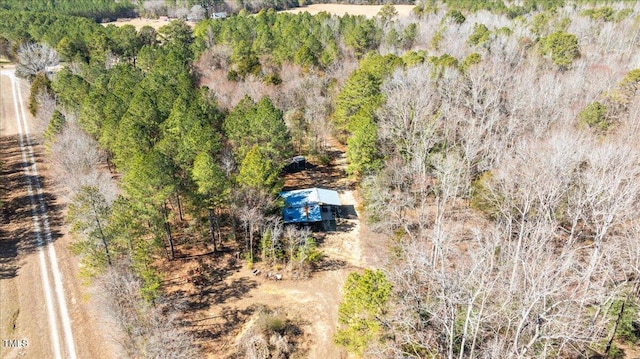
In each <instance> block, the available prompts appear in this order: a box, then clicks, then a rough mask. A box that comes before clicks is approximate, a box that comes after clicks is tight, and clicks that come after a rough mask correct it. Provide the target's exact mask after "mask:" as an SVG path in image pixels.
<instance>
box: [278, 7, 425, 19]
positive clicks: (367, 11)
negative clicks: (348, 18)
mask: <svg viewBox="0 0 640 359" xmlns="http://www.w3.org/2000/svg"><path fill="white" fill-rule="evenodd" d="M394 6H395V8H396V10H397V11H398V17H401V18H407V17H409V16H411V14H412V12H411V11H412V10H413V8H414V7H415V6H414V5H394ZM381 8H382V5H348V4H312V5H309V6H303V7H298V8H295V9H290V10H286V11H284V12H289V13H292V14H297V13H301V12H305V11H307V12H308V13H310V14H311V15H315V14H318V13H320V12H327V13H329V14H332V15H338V16H344V15H345V14H349V15H364V16H366V17H374V16H376V15H377V14H378V12H380V9H381Z"/></svg>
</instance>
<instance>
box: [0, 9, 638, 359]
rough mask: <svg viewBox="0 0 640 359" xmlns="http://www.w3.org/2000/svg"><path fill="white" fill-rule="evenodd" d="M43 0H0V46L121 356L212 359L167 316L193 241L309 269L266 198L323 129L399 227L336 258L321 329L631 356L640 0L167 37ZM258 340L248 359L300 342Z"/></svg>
mask: <svg viewBox="0 0 640 359" xmlns="http://www.w3.org/2000/svg"><path fill="white" fill-rule="evenodd" d="M52 3H53V2H36V1H34V2H29V3H25V2H19V1H3V2H2V3H1V4H0V57H5V58H8V59H10V60H11V61H13V62H15V63H16V72H17V73H18V74H19V75H20V76H22V77H24V78H26V79H28V80H29V81H30V83H31V96H30V103H29V109H30V111H31V113H32V115H34V116H35V117H36V119H38V121H39V123H40V124H41V127H42V132H43V139H42V140H43V141H44V143H45V145H46V148H47V151H48V158H49V161H50V163H51V166H52V169H53V171H54V172H55V177H56V178H57V181H58V182H59V187H60V190H61V191H62V193H63V196H64V198H65V200H66V201H67V202H68V208H67V215H66V221H67V224H68V226H69V230H70V231H71V232H72V233H73V234H74V245H73V250H74V252H75V253H76V254H77V255H78V256H80V258H81V260H82V263H83V271H85V273H84V275H86V276H87V277H88V278H91V280H92V281H93V282H95V283H100V285H101V286H102V287H103V288H105V291H106V292H107V293H108V294H109V295H110V296H112V298H113V301H112V303H111V304H112V306H113V308H114V309H113V312H114V316H115V317H116V318H117V322H118V324H119V325H120V326H121V329H122V330H123V332H124V333H125V335H126V336H128V338H129V339H130V341H128V343H133V345H129V346H127V348H126V352H127V354H128V355H130V356H131V357H149V358H151V357H164V355H166V353H168V352H173V353H175V352H176V351H177V352H179V353H180V355H178V356H172V357H175V358H178V357H180V358H192V357H197V356H199V355H202V353H199V350H200V349H199V348H198V346H194V345H190V344H191V343H193V342H194V341H195V340H196V339H195V337H194V335H193V333H190V332H189V331H188V330H186V329H185V328H183V327H182V326H181V322H180V321H179V320H173V319H172V320H166V321H163V320H160V319H159V318H162V317H163V316H166V315H167V314H166V313H168V312H171V313H173V311H176V313H177V314H176V315H178V314H179V312H180V310H181V309H180V308H179V306H177V305H175V303H172V300H173V299H172V298H171V297H169V296H166V295H165V293H163V286H162V282H163V278H164V277H166V276H168V275H170V273H164V272H162V270H161V268H162V265H161V263H167V262H171V261H174V260H176V258H178V257H180V256H181V253H182V251H183V250H184V246H185V244H184V241H183V239H184V238H185V237H189V238H193V239H194V241H195V242H197V243H198V245H200V246H202V247H204V248H208V249H209V250H210V251H211V253H212V255H216V253H220V252H224V251H225V250H226V249H227V248H238V250H239V251H240V252H241V253H242V261H243V262H244V263H245V264H246V265H253V264H254V263H258V262H265V263H277V264H278V265H284V266H285V267H288V268H296V270H297V269H300V268H303V269H304V270H305V271H307V272H309V273H311V275H312V272H313V269H314V268H315V265H316V264H317V262H319V261H322V255H321V250H322V248H321V245H318V244H317V243H315V241H314V240H313V234H312V233H309V232H305V231H302V230H297V229H293V228H292V229H290V230H288V231H284V230H282V228H281V226H282V224H281V222H280V219H279V206H280V203H279V202H278V193H279V192H280V191H281V190H282V188H283V168H284V167H285V165H286V164H287V163H288V162H287V161H288V160H289V159H290V158H291V157H292V156H294V155H300V154H302V155H305V156H308V157H309V158H312V159H317V160H318V161H323V160H329V156H330V154H329V147H328V141H329V139H332V138H333V139H336V140H337V141H339V142H340V143H341V144H342V145H344V146H346V157H347V160H348V167H347V169H346V173H345V174H344V175H345V176H349V177H350V178H351V179H352V180H353V181H354V182H355V183H356V188H357V192H358V194H359V198H360V210H361V212H362V213H363V218H362V220H363V221H366V223H367V226H369V227H370V228H371V230H373V231H375V232H376V233H379V234H380V235H382V236H384V237H385V238H387V241H388V246H387V248H386V250H385V252H384V253H380V256H382V257H383V258H384V263H385V264H384V265H383V266H381V267H380V268H368V269H362V270H357V271H354V273H352V274H351V275H349V277H348V279H347V281H346V283H345V286H344V289H343V300H342V303H341V305H340V307H339V308H336V311H337V312H338V321H339V325H338V328H337V331H336V335H335V338H334V340H335V343H336V345H340V346H342V347H344V348H345V350H346V351H348V352H350V353H353V354H354V355H356V356H357V357H365V358H434V357H446V358H454V357H457V358H508V357H517V358H533V357H535V358H548V357H558V358H602V357H604V358H625V357H631V356H630V355H633V353H636V354H637V350H635V349H634V348H637V345H638V342H639V341H640V240H639V237H640V220H639V218H638V213H639V210H640V208H639V206H640V205H639V204H640V184H639V183H640V182H639V181H638V176H640V147H639V145H638V141H637V138H636V137H637V135H636V134H637V133H638V131H639V130H640V127H639V126H640V123H639V122H638V119H639V118H640V94H639V93H638V87H639V86H640V57H639V55H638V54H640V51H638V50H639V47H640V3H638V2H631V1H624V2H614V1H609V2H596V1H562V0H555V1H554V0H540V1H535V0H525V1H519V2H509V1H501V0H498V1H462V0H461V1H456V0H447V1H437V0H424V1H421V2H418V3H417V5H416V7H415V9H414V12H413V14H412V15H411V16H410V17H405V18H400V17H398V16H397V12H396V11H395V9H394V7H393V5H391V4H387V5H385V6H384V7H383V8H382V10H381V11H380V13H379V14H378V15H377V16H375V17H373V18H366V17H362V16H349V15H347V16H343V17H338V16H334V15H330V14H327V13H322V14H319V15H315V16H312V15H310V14H308V13H302V14H296V15H294V14H287V13H278V12H277V11H275V10H274V8H275V7H276V6H271V5H267V6H266V7H269V8H268V9H262V10H259V11H258V10H257V9H259V8H260V7H245V8H244V10H242V9H240V8H235V9H239V11H238V12H237V14H232V15H231V16H229V17H228V18H226V19H203V20H201V21H198V22H197V23H196V24H195V25H194V26H193V27H192V26H190V25H189V24H187V23H186V22H185V21H183V20H179V19H178V20H175V21H172V22H170V23H167V24H166V25H165V26H162V27H161V28H159V29H158V30H156V29H154V28H152V27H150V26H144V27H142V28H140V29H136V28H134V27H133V26H131V25H125V26H120V27H117V26H115V25H112V24H110V25H107V26H102V25H100V24H99V23H97V22H96V19H98V20H100V19H102V18H109V17H112V16H115V17H119V16H120V15H121V14H124V13H129V12H131V11H133V10H134V9H135V7H133V5H131V4H129V3H128V2H111V1H86V2H82V1H80V2H77V3H82V4H83V5H82V6H74V5H73V3H74V2H72V1H56V2H55V4H56V8H55V11H49V10H51V8H50V6H51V4H52ZM203 3H204V4H195V2H189V3H187V2H184V4H182V3H180V2H179V1H174V2H167V3H164V4H163V6H166V7H171V6H185V7H191V6H195V5H200V6H203V7H205V8H208V7H207V6H208V5H209V2H206V1H205V2H203ZM25 4H30V5H28V6H27V5H25ZM130 5H131V6H130ZM138 5H139V7H138V10H136V11H140V9H143V11H144V4H138ZM147 5H149V4H147ZM151 8H152V7H150V6H147V7H146V9H147V10H148V9H151ZM247 10H248V11H247ZM251 12H254V13H253V14H252V13H251ZM58 64H61V65H62V66H61V69H60V70H59V71H56V72H55V73H52V71H50V68H51V67H53V66H55V65H58ZM176 308H178V309H176ZM171 318H173V317H171ZM131 328H136V330H131ZM280 339H282V338H280ZM280 339H279V340H280ZM264 345H265V346H266V347H267V348H266V349H265V350H266V351H265V350H262V351H260V350H257V349H256V348H255V347H251V348H243V349H242V350H243V351H244V352H243V354H239V355H245V357H251V358H269V357H283V358H288V357H295V356H293V355H294V354H292V353H291V351H292V350H289V349H287V350H283V349H281V347H278V346H277V345H271V344H270V345H267V344H264ZM176 348H180V349H179V350H176ZM279 348H280V349H279ZM634 350H635V351H634ZM176 355H177V354H176ZM277 355H281V356H277Z"/></svg>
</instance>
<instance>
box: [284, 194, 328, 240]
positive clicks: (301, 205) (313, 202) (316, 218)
mask: <svg viewBox="0 0 640 359" xmlns="http://www.w3.org/2000/svg"><path fill="white" fill-rule="evenodd" d="M280 197H282V198H283V199H284V208H283V209H282V215H283V216H284V223H313V222H322V225H323V227H324V228H325V229H326V230H330V229H334V230H335V226H336V224H335V221H336V214H337V207H339V206H340V198H339V196H338V192H336V191H333V190H329V189H323V188H307V189H298V190H294V191H285V192H281V193H280Z"/></svg>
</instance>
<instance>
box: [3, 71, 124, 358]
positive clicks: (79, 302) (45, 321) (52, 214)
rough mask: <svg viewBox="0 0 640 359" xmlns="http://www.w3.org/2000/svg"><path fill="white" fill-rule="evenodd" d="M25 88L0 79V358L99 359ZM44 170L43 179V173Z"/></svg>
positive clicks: (98, 339) (103, 352)
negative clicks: (35, 132)
mask: <svg viewBox="0 0 640 359" xmlns="http://www.w3.org/2000/svg"><path fill="white" fill-rule="evenodd" d="M27 98H28V87H27V85H26V84H24V83H23V82H22V81H20V80H18V79H16V78H15V77H14V76H13V71H12V70H2V72H0V161H2V162H1V164H0V179H1V181H0V201H1V204H0V206H1V207H0V208H1V210H2V211H1V215H0V358H56V359H57V358H61V359H62V358H65V359H67V358H69V359H75V358H104V357H109V356H110V355H109V353H110V352H111V350H110V349H109V348H108V346H103V345H102V344H101V343H105V341H106V340H105V337H104V335H102V334H101V332H100V331H98V332H96V331H95V330H94V328H93V327H94V325H95V324H97V323H92V318H93V317H96V312H95V310H94V309H92V308H91V307H90V305H89V304H90V303H89V302H88V301H87V300H86V299H85V295H84V294H83V293H84V290H83V289H84V288H82V286H80V285H79V283H78V280H77V277H76V274H77V273H76V272H77V264H76V261H75V259H74V258H73V257H72V256H71V255H70V253H69V252H68V250H67V246H66V245H65V243H64V242H65V237H64V236H63V235H62V232H61V218H60V216H61V214H60V209H59V208H58V207H59V206H58V204H57V202H56V198H55V195H54V193H52V192H50V191H49V188H51V187H52V186H48V183H47V173H46V167H44V166H43V156H42V153H43V149H42V147H41V146H38V145H37V144H36V143H34V142H33V136H32V135H31V134H30V128H31V127H33V123H32V122H33V119H32V118H31V116H30V115H29V114H28V112H27V111H26V105H25V100H26V99H27ZM42 170H44V172H42Z"/></svg>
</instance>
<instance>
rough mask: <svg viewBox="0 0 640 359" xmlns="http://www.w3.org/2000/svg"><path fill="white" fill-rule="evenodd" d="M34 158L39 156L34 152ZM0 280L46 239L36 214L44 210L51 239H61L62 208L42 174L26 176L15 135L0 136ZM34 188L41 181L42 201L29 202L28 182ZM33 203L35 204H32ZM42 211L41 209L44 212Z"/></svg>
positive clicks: (8, 275)
mask: <svg viewBox="0 0 640 359" xmlns="http://www.w3.org/2000/svg"><path fill="white" fill-rule="evenodd" d="M35 157H36V161H38V160H39V159H40V157H39V155H38V153H36V154H35ZM0 158H1V159H2V162H1V163H0V179H1V181H0V213H1V214H0V280H1V279H6V278H12V277H15V276H16V275H17V272H18V269H19V258H18V257H19V256H21V255H26V254H29V253H32V252H34V251H35V250H36V249H37V248H38V247H40V246H42V245H43V244H44V243H46V241H47V240H48V239H49V238H48V237H47V236H46V235H45V231H44V230H45V229H44V226H43V225H44V223H42V221H40V223H39V230H37V229H36V225H35V224H34V221H33V219H32V216H33V214H34V212H35V213H37V214H39V215H41V214H42V213H44V212H46V214H47V218H48V221H49V227H50V233H51V238H50V240H51V241H55V240H57V239H58V238H60V236H61V233H60V232H59V230H58V228H60V225H61V224H62V220H63V219H62V215H61V210H60V208H59V206H58V205H56V198H55V196H54V195H53V193H51V192H49V191H48V187H49V186H47V184H46V183H45V180H44V178H43V177H41V176H38V177H36V176H33V175H31V176H26V174H25V167H26V166H27V165H26V164H25V163H24V162H23V161H22V152H21V150H20V143H19V138H18V136H4V137H0ZM28 181H30V182H31V184H32V186H34V187H35V184H36V183H40V186H41V189H42V198H43V201H42V203H40V202H39V201H38V198H37V197H34V198H33V200H34V201H35V203H33V202H32V199H31V197H30V196H29V194H28V192H27V183H28ZM34 205H35V206H34ZM43 211H44V212H43Z"/></svg>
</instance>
